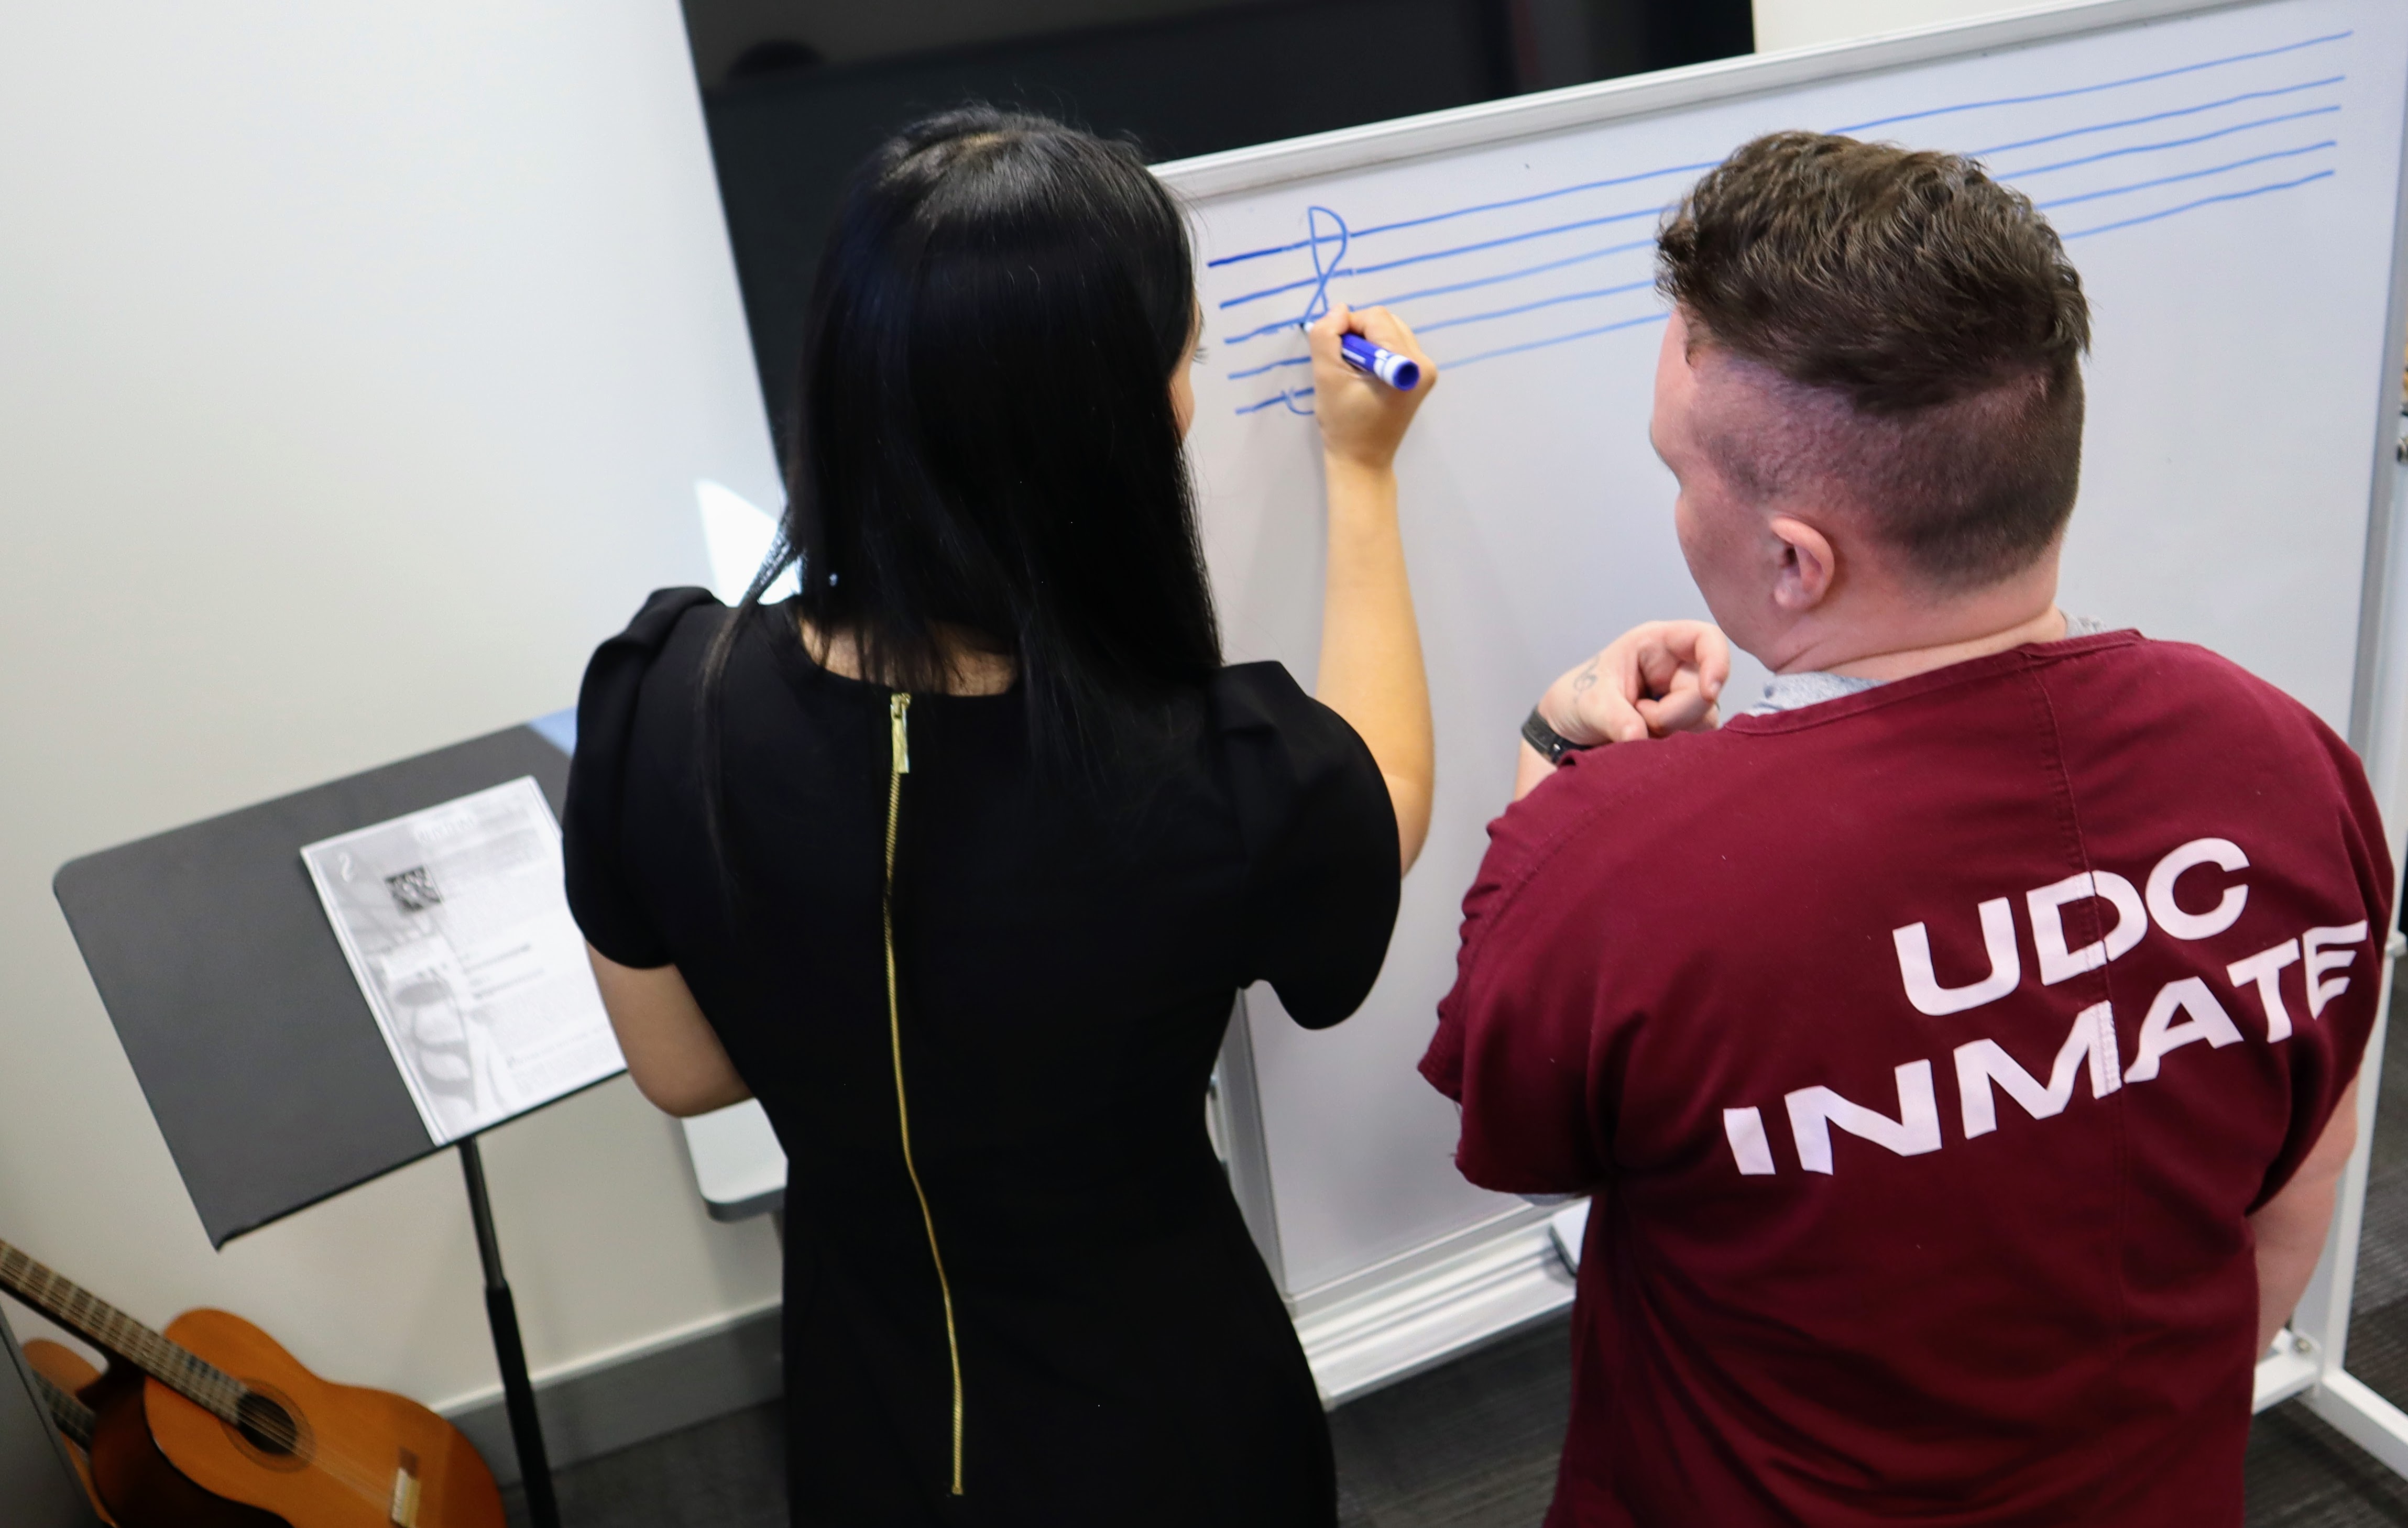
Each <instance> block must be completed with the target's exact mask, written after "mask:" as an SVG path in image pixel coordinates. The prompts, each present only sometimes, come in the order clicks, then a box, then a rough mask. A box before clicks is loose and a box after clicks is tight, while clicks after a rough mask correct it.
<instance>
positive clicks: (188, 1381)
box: [0, 1241, 249, 1426]
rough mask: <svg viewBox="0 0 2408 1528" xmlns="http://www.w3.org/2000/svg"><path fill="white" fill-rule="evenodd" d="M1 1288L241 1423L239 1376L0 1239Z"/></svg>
mask: <svg viewBox="0 0 2408 1528" xmlns="http://www.w3.org/2000/svg"><path fill="white" fill-rule="evenodd" d="M0 1289H5V1290H7V1292H9V1293H11V1294H13V1295H15V1296H16V1297H17V1298H19V1299H20V1300H22V1301H24V1302H25V1303H26V1304H27V1305H29V1306H32V1307H34V1308H35V1309H36V1310H38V1311H40V1312H41V1313H42V1314H43V1315H45V1316H48V1317H49V1318H50V1320H52V1321H56V1322H58V1323H59V1324H60V1325H61V1326H64V1327H65V1328H66V1329H67V1330H68V1331H70V1332H73V1333H74V1334H75V1335H78V1336H79V1337H81V1338H83V1339H84V1341H86V1342H89V1343H91V1344H92V1345H93V1347H95V1348H98V1349H101V1350H102V1351H103V1352H107V1353H111V1354H114V1355H115V1356H117V1357H119V1358H122V1359H123V1360H124V1361H125V1362H126V1363H128V1364H133V1365H134V1366H135V1367H136V1368H137V1369H139V1370H141V1371H142V1372H143V1373H144V1374H147V1375H149V1376H150V1378H153V1379H156V1380H158V1381H159V1382H160V1383H161V1384H163V1385H165V1386H166V1387H167V1388H168V1389H169V1390H172V1391H174V1392H176V1393H177V1394H179V1395H181V1396H182V1397H184V1399H186V1400H188V1401H190V1402H192V1403H193V1405H194V1406H197V1407H201V1408H202V1409H204V1410H206V1411H209V1412H211V1413H213V1414H215V1415H216V1416H218V1417H220V1418H222V1419H223V1420H224V1421H227V1422H229V1423H232V1424H234V1425H236V1426H240V1425H241V1424H242V1410H241V1407H242V1402H243V1397H244V1396H245V1395H246V1394H248V1393H249V1392H248V1391H246V1390H245V1389H244V1388H243V1385H242V1383H241V1381H239V1380H237V1379H236V1378H234V1377H233V1376H231V1375H229V1374H227V1373H225V1372H224V1371H223V1370H222V1369H219V1368H216V1367H214V1366H212V1365H210V1364H204V1363H202V1362H201V1361H200V1360H199V1359H197V1358H195V1357H193V1355H192V1354H191V1353H189V1352H187V1351H185V1350H184V1349H182V1348H180V1347H179V1346H178V1345H176V1344H175V1343H172V1342H169V1341H168V1340H167V1339H166V1338H165V1337H163V1336H161V1335H159V1334H158V1333H156V1332H153V1331H151V1330H150V1328H149V1327H147V1326H145V1325H143V1324H142V1323H141V1322H140V1321H136V1320H135V1319H134V1318H133V1317H131V1316H128V1315H127V1314H125V1312H123V1311H122V1310H120V1309H118V1308H117V1307H115V1306H112V1305H110V1304H109V1303H108V1302H107V1301H106V1300H103V1299H101V1298H99V1297H98V1296H96V1295H94V1294H93V1292H91V1291H89V1290H87V1289H84V1288H83V1287H82V1286H80V1285H79V1284H76V1283H73V1282H71V1281H69V1280H68V1279H65V1278H61V1277H60V1276H59V1275H58V1274H56V1273H54V1272H52V1271H51V1270H50V1269H49V1268H46V1267H44V1266H42V1264H38V1263H36V1262H35V1261H34V1260H33V1259H32V1258H30V1257H27V1256H26V1255H25V1254H24V1253H23V1252H22V1251H20V1250H17V1249H16V1248H14V1247H11V1246H9V1245H8V1244H7V1242H5V1241H0Z"/></svg>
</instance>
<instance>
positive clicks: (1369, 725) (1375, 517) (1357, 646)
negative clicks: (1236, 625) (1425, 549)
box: [1315, 453, 1435, 869]
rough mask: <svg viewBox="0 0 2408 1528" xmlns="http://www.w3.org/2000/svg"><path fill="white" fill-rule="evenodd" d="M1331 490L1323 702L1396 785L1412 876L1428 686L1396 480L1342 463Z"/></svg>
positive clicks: (1333, 472)
mask: <svg viewBox="0 0 2408 1528" xmlns="http://www.w3.org/2000/svg"><path fill="white" fill-rule="evenodd" d="M1323 467H1324V470H1325V473H1326V480H1327V483H1328V488H1329V562H1328V573H1327V578H1326V586H1325V592H1324V595H1323V601H1322V616H1321V675H1320V679H1319V682H1318V684H1317V685H1316V686H1315V690H1316V693H1317V694H1318V695H1319V698H1320V700H1321V703H1322V704H1323V705H1325V706H1326V707H1329V708H1330V709H1331V710H1333V711H1336V712H1337V713H1338V714H1339V715H1340V716H1342V717H1344V718H1345V719H1346V721H1347V722H1348V724H1350V725H1351V726H1353V727H1354V729H1355V732H1357V733H1358V734H1360V735H1362V738H1363V741H1364V743H1365V744H1366V745H1368V746H1369V749H1370V750H1371V757H1372V759H1373V761H1374V762H1376V763H1377V764H1379V766H1380V774H1381V776H1382V778H1384V779H1385V780H1386V781H1387V783H1388V798H1389V800H1390V801H1391V802H1392V803H1393V804H1394V806H1395V807H1396V811H1397V838H1398V848H1399V850H1400V851H1401V857H1402V861H1403V865H1404V867H1405V868H1407V869H1410V868H1412V863H1413V861H1414V859H1415V858H1417V857H1418V856H1419V855H1420V853H1421V850H1422V841H1423V840H1424V839H1425V838H1426V837H1427V836H1428V835H1429V815H1430V789H1431V783H1432V779H1433V777H1434V774H1435V769H1434V764H1433V761H1432V756H1431V750H1432V745H1431V739H1430V708H1429V681H1428V678H1427V677H1426V675H1425V673H1424V671H1423V667H1422V642H1421V632H1420V630H1419V628H1418V627H1417V626H1416V624H1415V623H1414V621H1413V598H1412V587H1411V585H1410V583H1409V582H1408V580H1407V578H1406V575H1405V545H1404V538H1403V536H1401V535H1400V534H1399V533H1398V527H1397V475H1396V472H1395V470H1394V469H1393V468H1392V467H1388V466H1374V465H1371V464H1366V463H1362V462H1358V461H1354V460H1350V459H1348V458H1345V457H1341V456H1339V455H1336V454H1334V453H1333V454H1330V455H1328V456H1326V457H1325V458H1324V460H1323Z"/></svg>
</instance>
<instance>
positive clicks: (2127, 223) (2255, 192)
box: [2057, 170, 2333, 243]
mask: <svg viewBox="0 0 2408 1528" xmlns="http://www.w3.org/2000/svg"><path fill="white" fill-rule="evenodd" d="M2332 177H2333V172H2332V171H2330V170H2318V171H2317V172H2316V173H2315V174H2314V175H2303V176H2301V177H2300V178H2299V179H2297V180H2283V181H2278V182H2276V183H2275V184H2273V185H2271V186H2255V187H2252V188H2251V189H2249V190H2247V191H2233V192H2227V193H2224V194H2223V195H2221V196H2202V197H2200V199H2199V200H2198V201H2196V202H2185V203H2184V204H2183V205H2182V206H2180V207H2167V208H2165V209H2164V210H2163V211H2161V212H2144V213H2143V214H2142V215H2141V216H2139V217H2137V218H2126V219H2125V220H2123V221H2121V222H2102V223H2100V225H2099V226H2098V227H2096V228H2080V229H2076V230H2075V231H2073V232H2072V233H2071V234H2059V235H2058V236H2057V237H2058V238H2059V239H2061V240H2065V241H2067V242H2069V243H2070V242H2071V241H2072V240H2074V239H2078V238H2088V237H2089V236H2091V235H2093V234H2112V233H2114V231H2115V230H2116V229H2118V228H2137V227H2139V226H2140V225H2141V224H2142V223H2144V222H2156V221H2158V220H2159V219H2161V218H2171V217H2172V216H2173V215H2174V214H2175V213H2177V212H2188V211H2190V210H2192V209H2193V208H2195V207H2214V206H2215V205H2216V204H2218V203H2219V202H2245V201H2247V200H2248V199H2249V198H2250V197H2252V196H2263V195H2265V194H2266V193H2268V192H2270V191H2289V190H2290V189H2291V188H2292V187H2294V186H2304V185H2306V184H2308V183H2309V182H2310V181H2312V180H2329V179H2332Z"/></svg>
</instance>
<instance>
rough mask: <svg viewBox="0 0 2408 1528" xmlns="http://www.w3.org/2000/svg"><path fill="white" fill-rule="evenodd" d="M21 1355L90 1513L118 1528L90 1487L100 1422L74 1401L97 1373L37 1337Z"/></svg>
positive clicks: (106, 1507) (57, 1347) (90, 1411)
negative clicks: (95, 1433) (64, 1442)
mask: <svg viewBox="0 0 2408 1528" xmlns="http://www.w3.org/2000/svg"><path fill="white" fill-rule="evenodd" d="M24 1354H25V1363H26V1364H27V1365H28V1366H30V1367H31V1368H32V1369H33V1371H34V1388H35V1389H36V1390H37V1391H39V1392H41V1399H42V1404H43V1405H44V1406H45V1407H49V1408H50V1423H51V1425H52V1426H54V1427H56V1428H57V1429H58V1430H59V1436H61V1437H63V1438H65V1439H66V1440H67V1452H68V1453H69V1454H70V1455H71V1456H73V1458H74V1459H75V1467H76V1474H77V1475H78V1476H79V1477H80V1478H82V1480H83V1491H84V1494H85V1495H87V1496H89V1497H91V1498H92V1508H93V1511H94V1512H96V1513H98V1514H99V1515H100V1521H103V1522H106V1523H108V1524H110V1525H111V1528H117V1520H116V1519H115V1518H112V1517H110V1516H109V1515H108V1504H107V1503H106V1502H103V1501H102V1500H101V1499H100V1492H98V1491H96V1490H94V1489H93V1483H92V1435H93V1429H94V1428H95V1427H96V1426H98V1425H99V1418H98V1417H97V1416H96V1415H95V1414H94V1413H93V1409H92V1407H88V1406H86V1405H84V1404H83V1402H82V1401H80V1400H79V1399H77V1392H79V1391H82V1390H85V1389H87V1388H89V1387H90V1386H91V1385H92V1384H93V1381H95V1380H97V1379H98V1378H100V1371H99V1370H98V1369H95V1368H93V1366H92V1365H91V1364H87V1363H85V1362H84V1361H83V1360H82V1359H81V1358H79V1357H78V1356H77V1355H76V1354H75V1353H73V1352H71V1351H69V1350H68V1349H65V1348H62V1347H60V1346H59V1345H58V1344H57V1343H55V1342H45V1341H43V1340H42V1339H41V1338H39V1337H36V1338H35V1339H34V1340H33V1341H31V1342H29V1343H27V1344H25V1347H24Z"/></svg>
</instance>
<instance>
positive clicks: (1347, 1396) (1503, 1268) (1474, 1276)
mask: <svg viewBox="0 0 2408 1528" xmlns="http://www.w3.org/2000/svg"><path fill="white" fill-rule="evenodd" d="M1571 1299H1572V1284H1571V1276H1570V1274H1569V1273H1568V1272H1566V1271H1565V1268H1564V1264H1563V1259H1562V1258H1561V1257H1560V1256H1559V1255H1558V1254H1557V1253H1556V1251H1555V1244H1554V1242H1553V1240H1552V1239H1551V1238H1550V1236H1549V1234H1548V1230H1547V1211H1546V1210H1544V1209H1541V1208H1536V1207H1533V1208H1530V1209H1527V1210H1512V1211H1509V1212H1507V1213H1506V1214H1504V1215H1502V1216H1499V1217H1498V1218H1497V1219H1496V1220H1493V1221H1486V1222H1484V1223H1483V1224H1480V1225H1477V1226H1474V1227H1471V1228H1470V1229H1469V1230H1468V1231H1464V1232H1461V1233H1458V1234H1457V1235H1454V1236H1451V1237H1448V1238H1447V1239H1445V1240H1444V1241H1441V1242H1439V1243H1437V1244H1436V1245H1434V1246H1431V1247H1426V1248H1422V1249H1420V1250H1415V1251H1413V1252H1410V1253H1406V1254H1404V1255H1403V1256H1400V1257H1397V1258H1392V1259H1390V1260H1388V1261H1387V1262H1386V1263H1383V1264H1379V1265H1377V1266H1375V1267H1372V1268H1369V1269H1367V1270H1366V1271H1364V1272H1363V1273H1360V1274H1356V1275H1354V1276H1353V1277H1351V1278H1345V1279H1341V1280H1340V1281H1338V1282H1336V1283H1333V1284H1327V1285H1324V1286H1322V1287H1321V1288H1319V1289H1316V1290H1312V1291H1310V1292H1307V1293H1305V1294H1303V1295H1300V1296H1298V1297H1297V1299H1296V1301H1295V1302H1294V1304H1295V1307H1296V1329H1297V1336H1298V1337H1299V1338H1300V1339H1302V1341H1303V1343H1304V1350H1305V1357H1306V1358H1307V1360H1308V1361H1310V1362H1311V1364H1312V1375H1313V1379H1314V1381H1315V1383H1317V1384H1318V1385H1319V1386H1320V1388H1321V1397H1322V1403H1323V1404H1324V1405H1325V1406H1332V1407H1335V1406H1338V1405H1340V1404H1341V1403H1343V1402H1346V1401H1350V1400H1353V1399H1354V1398H1355V1397H1356V1396H1358V1395H1362V1394H1365V1393H1367V1392H1370V1391H1373V1390H1377V1389H1379V1388H1380V1387H1381V1386H1383V1385H1386V1384H1392V1383H1394V1382H1395V1381H1397V1380H1398V1379H1402V1378H1406V1377H1407V1376H1409V1375H1413V1374H1418V1373H1420V1372H1421V1371H1422V1370H1424V1369H1427V1368H1431V1367H1434V1366H1435V1365H1437V1364H1443V1363H1445V1362H1446V1361H1447V1360H1448V1359H1450V1358H1453V1357H1455V1356H1456V1355H1458V1354H1460V1353H1463V1352H1466V1351H1468V1350H1469V1349H1473V1348H1477V1347H1479V1346H1481V1345H1482V1344H1483V1343H1486V1342H1490V1341H1494V1340H1495V1339H1497V1338H1498V1337H1501V1336H1504V1335H1507V1334H1509V1333H1512V1332H1514V1331H1517V1330H1519V1329H1521V1328H1522V1327H1525V1326H1527V1325H1529V1324H1530V1323H1531V1322H1533V1321H1541V1320H1543V1319H1545V1318H1546V1317H1548V1316H1551V1315H1553V1314H1555V1312H1556V1311H1559V1310H1561V1309H1563V1308H1564V1307H1567V1306H1569V1305H1570V1304H1571ZM784 1385H785V1375H784V1371H783V1366H782V1364H781V1353H780V1350H779V1340H778V1307H776V1306H774V1305H771V1306H767V1307H760V1308H757V1309H754V1310H749V1311H742V1312H739V1313H738V1314H736V1315H734V1316H730V1317H726V1318H724V1319H722V1320H719V1321H712V1322H709V1323H706V1324H704V1325H701V1326H698V1327H693V1328H689V1329H686V1330H684V1331H681V1332H675V1333H670V1334H667V1335H664V1336H662V1337H659V1338H656V1339H654V1340H652V1341H650V1342H646V1343H642V1344H638V1345H636V1346H634V1347H630V1348H626V1349H620V1350H619V1351H616V1352H611V1353H605V1354H601V1355H599V1356H596V1357H595V1358H591V1359H587V1360H585V1361H583V1362H581V1363H579V1364H573V1365H570V1366H567V1367H565V1368H561V1369H556V1370H553V1371H552V1372H550V1373H547V1374H542V1375H539V1376H538V1377H537V1378H536V1409H537V1410H538V1412H539V1413H540V1414H541V1416H542V1418H543V1435H544V1449H545V1451H546V1453H547V1454H548V1455H549V1456H550V1458H551V1461H552V1466H553V1468H555V1469H559V1468H565V1467H566V1466H568V1465H570V1464H577V1463H579V1462H580V1461H581V1460H587V1459H592V1458H595V1457H596V1456H598V1455H601V1454H607V1453H610V1452H613V1451H615V1450H617V1449H624V1448H627V1447H630V1446H631V1445H634V1444H638V1443H642V1442H644V1441H646V1440H647V1439H650V1438H655V1437H659V1436H661V1435H664V1434H667V1433H674V1432H677V1431H679V1430H680V1429H681V1428H686V1427H692V1426H695V1425H696V1424H697V1423H700V1422H705V1421H710V1420H711V1419H712V1418H714V1417H720V1416H724V1415H726V1414H727V1413H729V1412H731V1411H740V1410H742V1409H743V1408H745V1407H751V1406H758V1405H759V1404H761V1403H762V1402H764V1401H769V1400H775V1399H776V1398H777V1397H778V1396H780V1395H781V1394H783V1393H784ZM437 1409H439V1410H441V1411H442V1412H443V1413H444V1415H446V1416H447V1417H449V1418H450V1419H451V1420H452V1423H453V1424H454V1425H455V1426H457V1427H458V1428H459V1429H460V1430H461V1431H462V1432H463V1433H466V1435H468V1439H469V1441H470V1442H472V1443H474V1444H475V1445H476V1446H477V1449H478V1451H479V1452H480V1453H482V1454H483V1455H484V1456H485V1461H486V1463H487V1464H491V1465H492V1466H493V1469H494V1474H495V1477H496V1478H499V1479H500V1480H501V1481H502V1482H503V1483H504V1484H510V1483H513V1482H515V1481H516V1480H517V1479H518V1478H519V1466H518V1452H517V1449H516V1448H515V1447H514V1446H513V1444H512V1442H511V1439H510V1424H509V1415H508V1413H507V1412H506V1411H505V1410H504V1408H503V1406H502V1397H501V1392H500V1390H499V1388H498V1387H495V1388H493V1389H489V1390H486V1391H482V1392H479V1393H477V1394H475V1395H471V1396H466V1397H463V1398H462V1399H461V1400H459V1401H457V1402H454V1403H452V1404H451V1405H449V1406H444V1407H438V1408H437Z"/></svg>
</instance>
